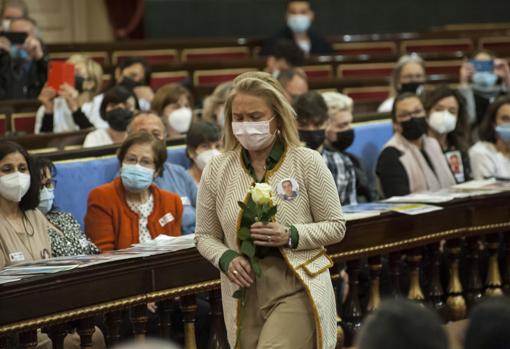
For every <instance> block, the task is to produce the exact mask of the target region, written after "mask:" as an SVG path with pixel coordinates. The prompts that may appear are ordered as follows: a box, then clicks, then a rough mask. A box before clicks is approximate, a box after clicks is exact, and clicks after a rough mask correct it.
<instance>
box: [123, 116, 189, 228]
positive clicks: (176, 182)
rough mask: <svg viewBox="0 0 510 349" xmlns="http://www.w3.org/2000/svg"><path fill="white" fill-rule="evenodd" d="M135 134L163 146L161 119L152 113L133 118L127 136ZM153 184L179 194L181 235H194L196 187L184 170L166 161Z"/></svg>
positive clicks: (164, 134) (163, 135)
mask: <svg viewBox="0 0 510 349" xmlns="http://www.w3.org/2000/svg"><path fill="white" fill-rule="evenodd" d="M137 132H145V133H150V134H152V135H153V136H154V137H156V138H157V139H159V140H160V141H161V142H162V143H163V144H165V139H166V129H165V126H164V125H163V121H162V120H161V118H160V117H159V116H158V115H157V114H155V113H153V112H140V113H138V114H137V115H135V116H134V117H133V119H132V121H131V123H130V124H129V126H128V135H129V136H131V135H133V134H135V133H137ZM154 183H156V185H157V186H158V187H160V188H161V189H163V190H166V191H170V192H174V193H177V194H179V196H180V197H181V201H182V206H183V213H182V226H181V229H182V233H183V234H192V233H194V232H195V221H196V217H195V209H196V206H197V186H196V185H195V181H194V180H193V178H192V177H191V176H190V175H189V174H188V172H187V171H186V169H184V168H183V167H182V166H179V165H177V164H173V163H171V162H170V161H168V160H167V161H166V162H165V164H164V165H163V174H162V175H161V176H158V177H157V178H156V180H155V181H154Z"/></svg>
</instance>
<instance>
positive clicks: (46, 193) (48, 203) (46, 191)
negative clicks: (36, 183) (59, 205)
mask: <svg viewBox="0 0 510 349" xmlns="http://www.w3.org/2000/svg"><path fill="white" fill-rule="evenodd" d="M54 200H55V193H54V189H53V188H51V189H50V188H46V187H43V188H42V190H41V192H40V193H39V206H37V208H38V209H39V210H40V211H41V212H42V213H44V214H46V213H48V212H50V210H51V208H52V207H53V201H54Z"/></svg>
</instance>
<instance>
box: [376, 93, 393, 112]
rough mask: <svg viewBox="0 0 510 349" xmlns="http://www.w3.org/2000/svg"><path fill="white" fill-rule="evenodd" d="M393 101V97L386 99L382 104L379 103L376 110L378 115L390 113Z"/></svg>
mask: <svg viewBox="0 0 510 349" xmlns="http://www.w3.org/2000/svg"><path fill="white" fill-rule="evenodd" d="M394 101H395V97H388V98H387V99H386V100H385V101H384V102H382V103H381V105H380V106H379V108H377V112H378V113H391V109H393V102H394Z"/></svg>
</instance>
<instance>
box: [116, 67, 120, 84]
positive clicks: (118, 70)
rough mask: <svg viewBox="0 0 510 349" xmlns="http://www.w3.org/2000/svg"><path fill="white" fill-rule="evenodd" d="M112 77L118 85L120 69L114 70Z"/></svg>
mask: <svg viewBox="0 0 510 349" xmlns="http://www.w3.org/2000/svg"><path fill="white" fill-rule="evenodd" d="M114 77H115V81H116V82H117V83H119V80H120V78H121V71H120V68H115V73H114Z"/></svg>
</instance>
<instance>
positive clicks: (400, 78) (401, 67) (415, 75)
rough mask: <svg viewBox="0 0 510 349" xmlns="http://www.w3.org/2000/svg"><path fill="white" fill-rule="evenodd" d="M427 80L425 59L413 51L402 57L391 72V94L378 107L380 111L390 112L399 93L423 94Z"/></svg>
mask: <svg viewBox="0 0 510 349" xmlns="http://www.w3.org/2000/svg"><path fill="white" fill-rule="evenodd" d="M426 80H427V74H426V72H425V61H424V60H423V59H421V57H420V56H418V55H417V54H415V53H413V54H410V55H404V56H402V57H400V59H399V60H398V62H397V65H396V66H395V68H394V69H393V73H392V74H391V84H390V88H391V96H390V97H389V98H388V99H386V100H385V101H384V102H383V103H382V104H381V105H380V106H379V108H377V111H378V112H379V113H389V112H391V108H392V106H393V101H394V100H395V96H396V95H397V94H399V93H404V92H411V93H415V94H417V95H421V94H422V93H423V90H424V85H425V82H426Z"/></svg>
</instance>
